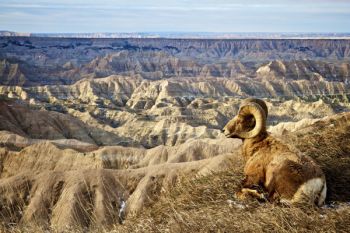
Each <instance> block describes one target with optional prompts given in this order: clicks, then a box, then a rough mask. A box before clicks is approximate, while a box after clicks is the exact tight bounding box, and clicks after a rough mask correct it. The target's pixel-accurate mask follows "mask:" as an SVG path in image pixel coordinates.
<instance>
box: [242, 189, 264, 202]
mask: <svg viewBox="0 0 350 233" xmlns="http://www.w3.org/2000/svg"><path fill="white" fill-rule="evenodd" d="M236 196H237V198H238V199H241V200H245V199H246V198H247V197H254V198H257V199H259V200H265V199H266V198H265V195H264V194H263V193H259V192H258V191H257V190H255V189H249V188H242V189H241V191H240V192H238V193H236Z"/></svg>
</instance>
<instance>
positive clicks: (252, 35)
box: [0, 31, 350, 39]
mask: <svg viewBox="0 0 350 233" xmlns="http://www.w3.org/2000/svg"><path fill="white" fill-rule="evenodd" d="M0 36H31V37H59V38H62V37H65V38H192V39H298V38H300V39H307V38H312V39H339V38H341V39H349V38H350V33H273V32H271V33H270V32H244V33H241V32H96V33H25V32H12V31H0Z"/></svg>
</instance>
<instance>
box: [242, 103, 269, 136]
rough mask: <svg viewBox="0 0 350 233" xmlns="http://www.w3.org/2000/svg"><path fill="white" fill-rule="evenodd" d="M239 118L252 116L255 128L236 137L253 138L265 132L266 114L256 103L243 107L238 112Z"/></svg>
mask: <svg viewBox="0 0 350 233" xmlns="http://www.w3.org/2000/svg"><path fill="white" fill-rule="evenodd" d="M238 114H239V115H241V116H243V117H244V116H249V115H251V116H253V117H254V119H255V126H254V128H253V129H252V130H250V131H246V132H238V133H237V136H238V137H240V138H253V137H256V136H257V135H258V134H259V133H260V132H262V131H265V130H266V112H265V111H264V109H263V108H262V107H261V106H260V105H259V104H257V103H253V102H251V103H249V104H246V105H243V106H242V107H241V108H240V109H239V112H238Z"/></svg>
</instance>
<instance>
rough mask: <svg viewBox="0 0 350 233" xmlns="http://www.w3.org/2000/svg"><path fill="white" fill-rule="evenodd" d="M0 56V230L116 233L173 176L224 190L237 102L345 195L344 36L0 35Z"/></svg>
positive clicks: (170, 184) (235, 165)
mask: <svg viewBox="0 0 350 233" xmlns="http://www.w3.org/2000/svg"><path fill="white" fill-rule="evenodd" d="M0 48H1V49H0V84H1V85H0V222H1V224H0V231H1V230H2V228H1V227H4V228H3V229H10V228H11V227H12V226H13V224H14V225H15V226H16V227H24V229H27V228H25V227H29V226H30V227H33V229H37V227H38V226H39V227H42V228H43V229H41V230H47V229H57V230H64V229H66V228H72V229H75V230H76V229H80V230H87V229H90V230H93V229H94V228H99V227H108V228H110V227H114V228H115V227H117V229H118V230H123V229H124V228H123V229H122V228H121V226H119V225H118V224H119V223H121V222H123V221H124V220H125V223H127V224H129V225H127V224H126V225H125V226H126V228H125V229H126V230H125V229H124V230H125V231H126V232H128V231H130V230H132V229H133V227H135V226H133V224H132V222H129V223H128V222H127V221H128V219H133V220H132V221H134V222H137V221H136V220H135V218H136V219H137V218H138V217H137V216H140V215H139V214H140V213H143V212H145V211H151V212H148V213H152V210H153V209H152V208H153V206H154V204H155V203H158V200H164V198H166V194H167V193H169V192H170V193H171V192H172V189H173V188H174V187H177V186H178V185H180V186H181V185H182V181H183V180H186V179H188V178H190V179H191V181H193V182H196V181H198V180H201V179H204V183H199V184H203V185H204V186H205V185H207V183H205V182H206V181H205V179H206V177H208V179H212V178H213V177H214V178H213V179H214V180H215V179H216V178H215V174H218V173H220V172H221V173H222V172H227V170H229V171H232V172H231V173H232V176H234V177H235V180H234V182H233V183H234V184H235V185H238V180H239V177H240V176H241V173H239V171H241V167H240V166H241V164H242V161H241V159H240V143H241V142H240V140H233V139H226V138H225V137H224V135H223V134H222V133H221V129H222V127H223V126H224V125H225V124H226V123H227V121H228V120H230V119H231V118H232V117H233V116H234V115H235V114H236V113H237V111H238V108H239V105H240V103H241V101H242V99H244V98H246V97H251V96H254V97H259V98H263V99H264V100H265V101H266V103H267V105H268V108H269V119H268V124H269V126H270V128H269V130H270V132H272V133H273V134H275V135H276V136H277V137H279V138H281V139H285V140H289V142H290V143H291V145H292V146H293V145H294V146H297V147H298V148H301V149H302V151H303V152H305V153H308V154H309V155H310V156H312V157H314V158H315V159H316V160H318V161H319V162H320V163H321V164H322V165H323V166H324V168H325V170H326V173H327V174H328V175H329V176H328V175H327V174H326V175H327V177H329V178H328V179H330V181H329V182H328V180H327V183H329V184H330V187H329V190H330V192H331V193H330V194H329V195H328V196H329V197H330V200H331V201H349V200H348V198H347V197H348V193H347V192H346V191H339V189H338V187H339V186H341V187H349V186H350V183H349V180H348V179H347V178H346V177H349V176H345V175H343V174H340V173H337V172H335V170H337V169H338V168H339V167H341V168H342V169H343V170H344V171H345V172H344V174H347V173H346V172H347V170H346V169H347V168H346V167H347V165H348V160H347V158H346V156H347V155H346V153H345V151H347V150H348V148H347V147H346V146H342V145H341V144H339V143H340V142H342V143H345V144H344V145H348V144H346V143H348V142H347V141H346V140H345V139H346V138H348V134H347V131H346V129H348V127H349V125H350V124H349V116H348V114H347V113H343V112H348V111H349V110H350V104H349V98H350V93H349V92H348V90H349V88H350V82H349V79H350V77H349V58H350V47H349V41H347V40H180V39H175V40H172V39H72V38H71V39H57V38H26V37H20V38H19V37H1V38H0ZM330 116H333V117H330ZM320 125H322V127H320ZM332 125H333V126H332ZM332 129H333V130H334V131H332ZM315 130H317V132H314V131H315ZM337 132H339V135H338V136H334V135H337V134H336V133H337ZM326 135H333V136H332V140H330V141H329V142H327V140H326V139H327V137H326ZM302 138H304V139H305V140H304V141H300V140H301V139H302ZM318 138H321V139H322V140H320V143H321V142H322V145H321V148H318V146H317V145H318V144H317V143H318V141H317V140H318ZM334 138H335V139H334ZM344 138H345V139H344ZM299 139H300V140H299ZM333 139H334V140H336V141H334V140H333ZM342 139H344V140H342ZM309 142H313V144H308V143H309ZM336 142H337V143H336ZM338 142H339V143H338ZM332 143H333V144H334V145H336V147H332V146H331V145H333V144H332ZM332 148H333V150H332ZM326 152H327V153H326ZM338 152H339V153H338ZM340 152H341V153H340ZM342 152H344V153H342ZM325 153H326V154H325ZM332 161H333V162H334V163H333V162H332ZM340 161H341V162H340ZM339 164H340V165H339ZM338 165H339V166H338ZM225 174H226V173H225ZM228 174H230V172H229V173H228ZM203 177H204V178H203ZM210 177H212V178H210ZM337 178H339V179H337ZM207 181H208V180H207ZM209 181H210V180H209ZM209 181H208V182H209ZM201 182H202V181H201ZM210 182H211V181H210ZM332 182H333V183H334V184H333V183H332ZM223 183H225V181H224V182H223ZM204 186H203V187H204ZM230 187H231V186H230ZM199 190H201V188H199ZM203 192H204V191H203ZM228 192H234V190H229V191H228ZM174 195H175V194H174ZM223 195H224V194H223ZM218 196H219V197H220V195H219V194H218ZM231 196H232V195H231ZM177 197H179V195H177V196H176V195H175V197H174V198H177ZM221 197H222V196H221ZM229 198H232V197H229ZM221 201H222V200H221ZM226 201H227V200H224V202H226ZM160 203H161V202H160ZM164 219H166V218H165V217H164ZM148 220H149V219H148ZM148 220H147V219H146V220H145V221H148ZM150 221H151V222H152V220H150ZM171 221H172V220H169V222H171ZM141 225H144V224H143V223H142V224H141ZM128 226H129V227H128ZM135 229H136V228H135ZM24 231H26V230H24ZM33 231H36V230H33ZM199 231H201V230H200V229H199Z"/></svg>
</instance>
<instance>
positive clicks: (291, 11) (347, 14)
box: [0, 0, 350, 33]
mask: <svg viewBox="0 0 350 233" xmlns="http://www.w3.org/2000/svg"><path fill="white" fill-rule="evenodd" d="M0 30H10V31H20V32H49V33H50V32H52V33H53V32H75V33H78V32H350V0H303V1H302V0H279V1H277V0H236V1H235V0H231V1H229V0H198V1H195V0H178V1H176V0H137V1H133V0H114V1H113V0H94V1H92V0H31V1H28V0H7V1H5V0H0Z"/></svg>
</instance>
